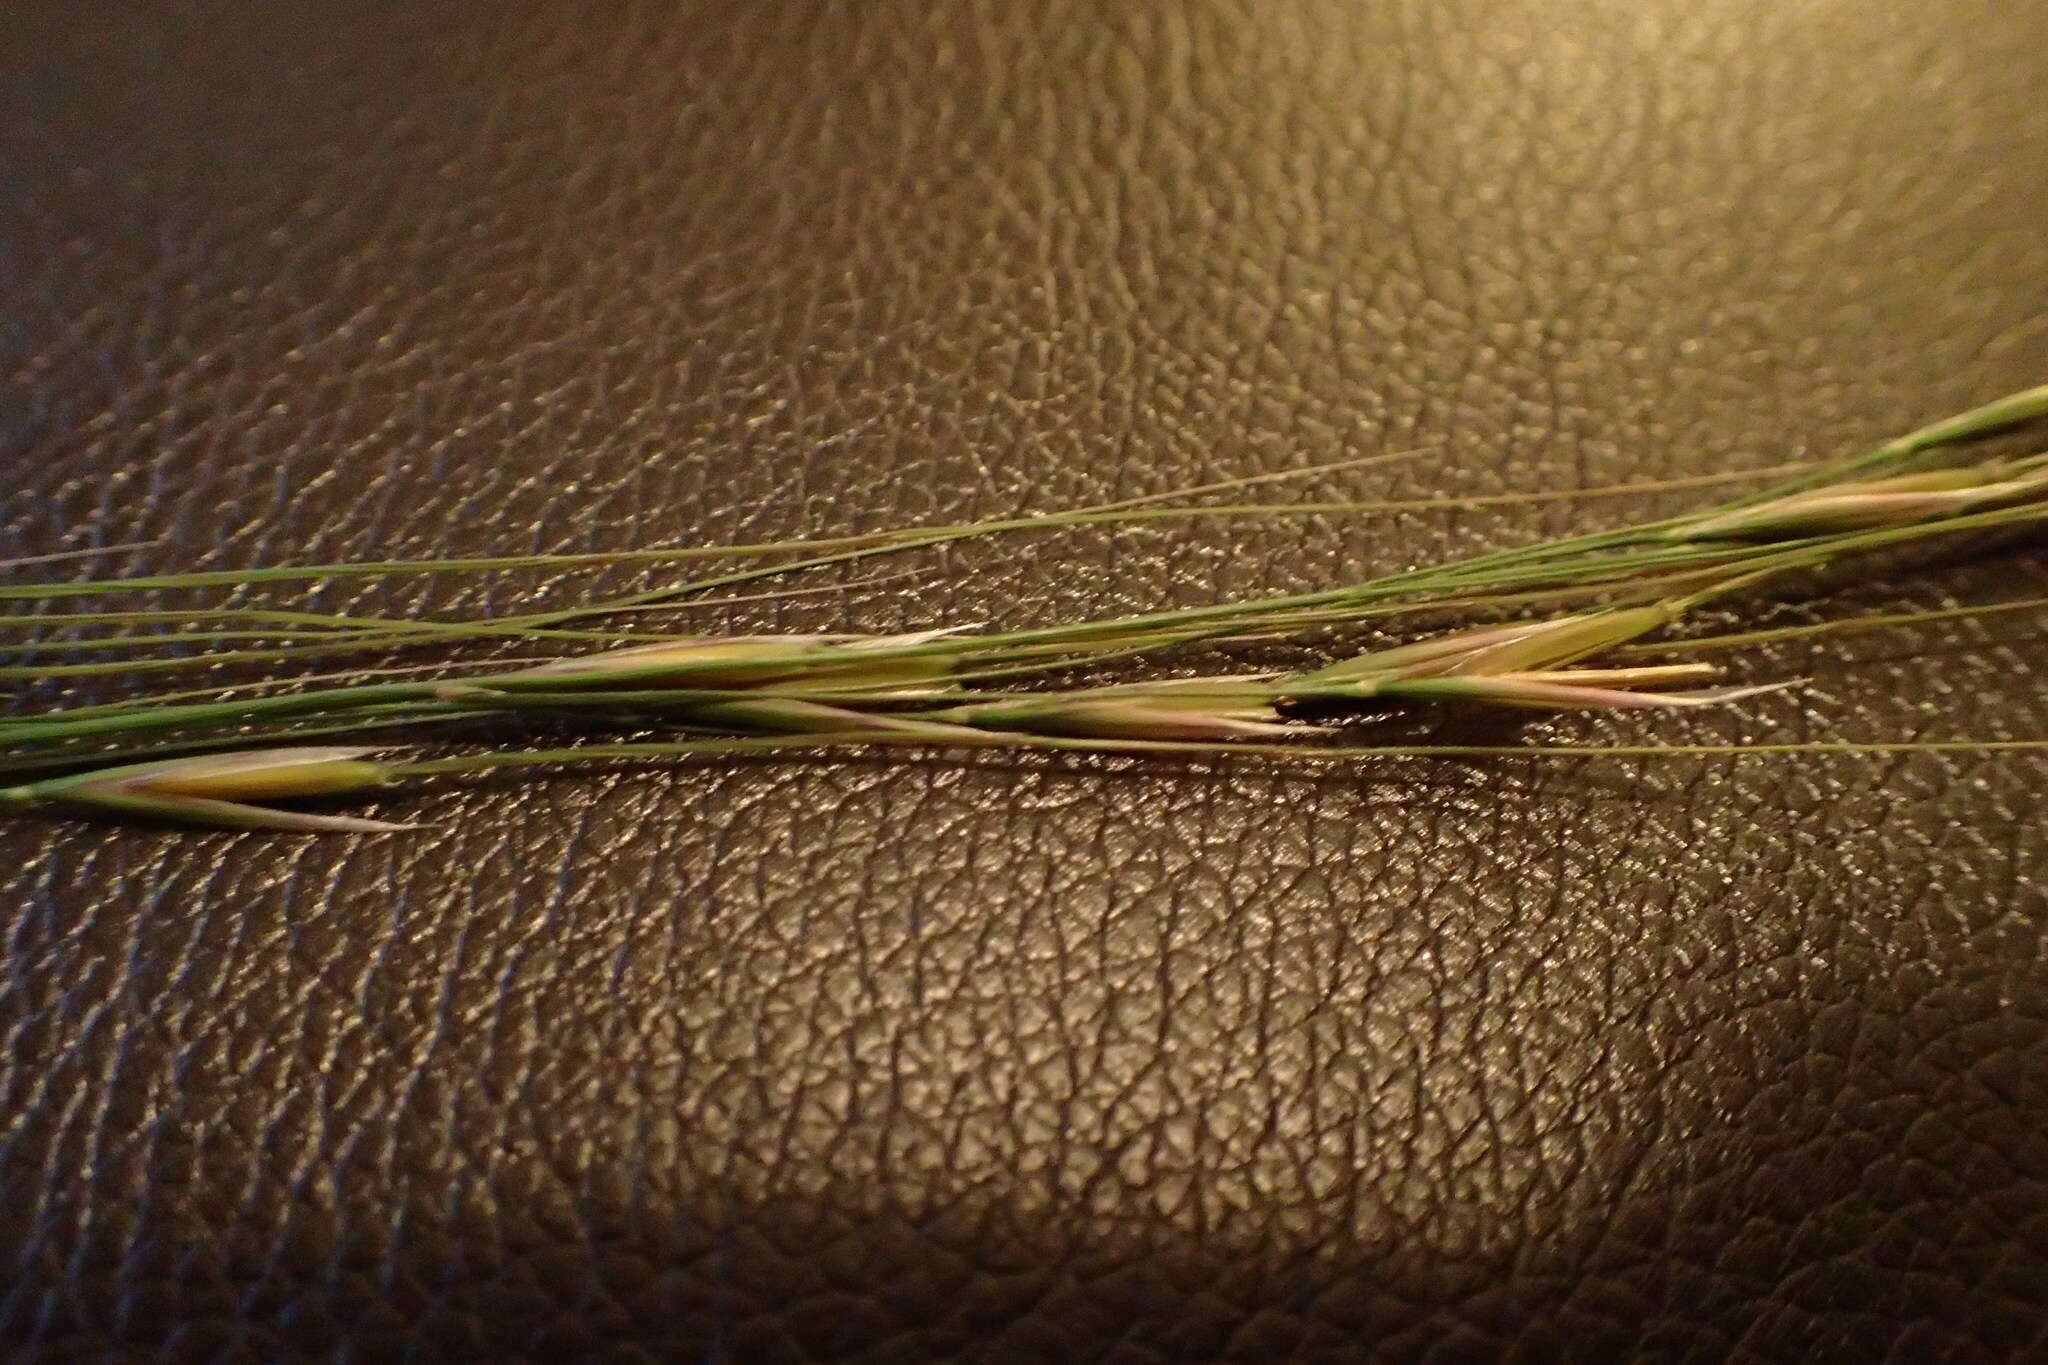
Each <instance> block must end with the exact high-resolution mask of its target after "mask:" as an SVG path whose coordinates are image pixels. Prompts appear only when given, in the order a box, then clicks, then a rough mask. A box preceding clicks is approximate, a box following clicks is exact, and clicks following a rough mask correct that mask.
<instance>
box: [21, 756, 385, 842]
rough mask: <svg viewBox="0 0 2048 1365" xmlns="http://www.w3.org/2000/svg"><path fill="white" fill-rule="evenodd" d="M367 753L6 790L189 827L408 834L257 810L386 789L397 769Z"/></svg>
mask: <svg viewBox="0 0 2048 1365" xmlns="http://www.w3.org/2000/svg"><path fill="white" fill-rule="evenodd" d="M374 752H376V751H375V750H373V749H363V748H332V747H317V748H316V747H306V748H282V749H249V750H244V751H242V752H240V753H226V754H199V755H195V756H193V757H190V758H173V759H165V760H162V761H159V762H154V763H133V764H127V765H124V766H122V767H118V768H102V769H100V770H98V771H95V772H86V773H78V774H75V775H73V776H70V777H58V778H51V779H48V780H46V781H43V782H36V783H32V784H30V785H28V786H24V787H10V788H6V789H5V790H4V791H0V799H4V800H6V801H7V802H9V803H11V804H16V805H44V804H50V803H61V804H64V805H73V806H86V807H95V808H98V809H102V810H107V811H112V812H115V813H118V814H127V815H142V816H148V817H151V818H154V819H163V820H172V821H177V822H180V823H186V824H201V825H217V826H224V827H228V828H234V829H283V830H297V831H301V832H307V833H357V834H369V833H385V832H388V831H391V830H400V829H409V828H411V826H408V825H394V824H390V823H388V822H386V821H382V820H364V819H361V818H358V817H355V816H346V815H320V814H309V813H307V812H304V811H290V810H275V809H272V808H270V807H267V806H263V805H257V804H252V803H255V802H263V801H277V800H289V799H291V798H293V797H306V796H339V795H346V794H349V793H353V792H362V791H370V790H374V789H376V788H379V787H383V786H387V785H389V783H390V782H391V781H392V779H393V777H394V776H395V770H394V769H393V768H392V767H391V766H390V765H389V764H385V763H377V762H372V761H370V760H369V759H368V758H366V757H365V755H368V754H371V753H374Z"/></svg>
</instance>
